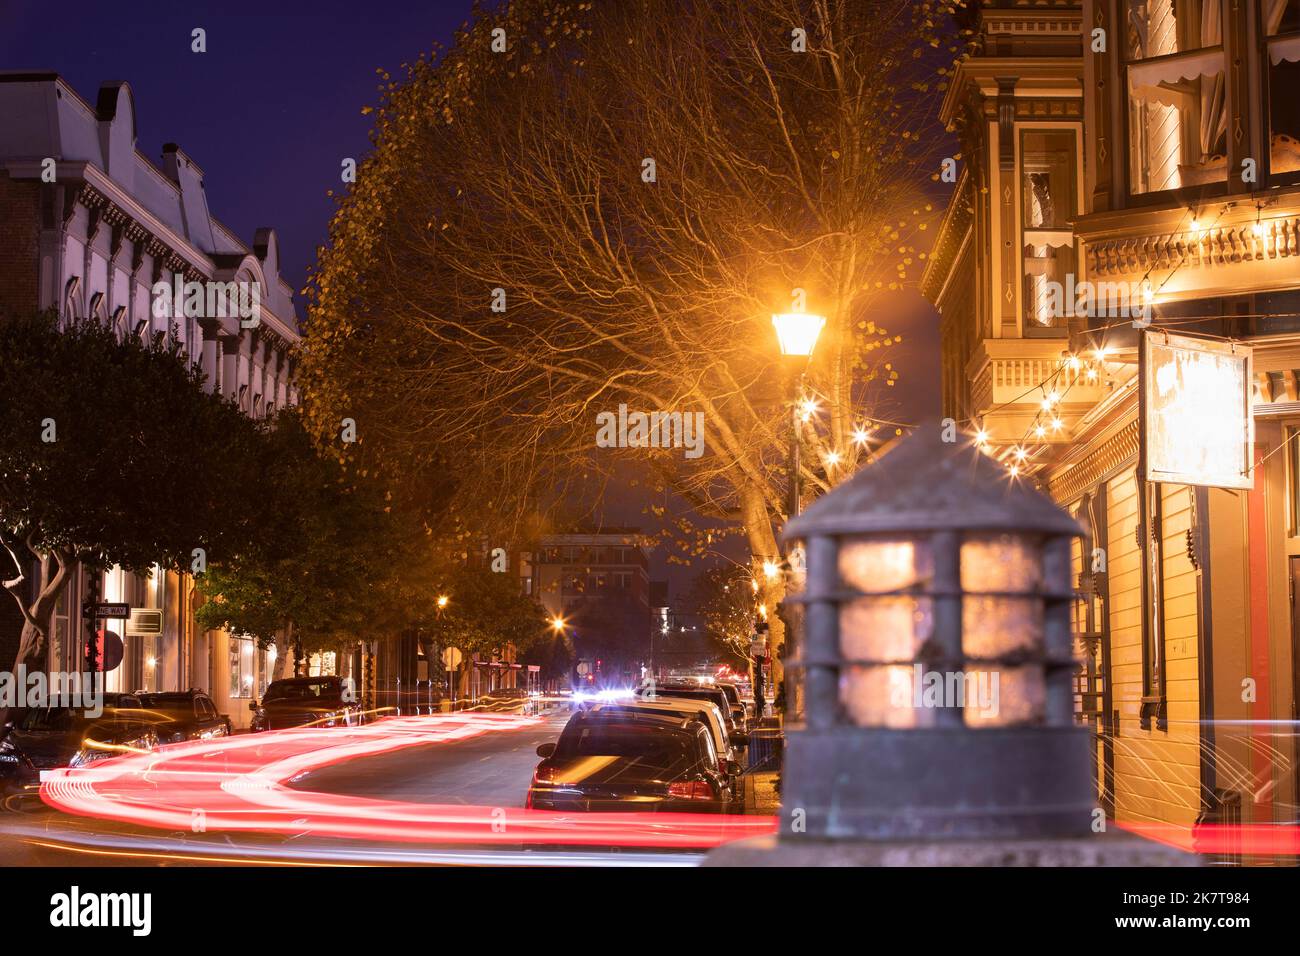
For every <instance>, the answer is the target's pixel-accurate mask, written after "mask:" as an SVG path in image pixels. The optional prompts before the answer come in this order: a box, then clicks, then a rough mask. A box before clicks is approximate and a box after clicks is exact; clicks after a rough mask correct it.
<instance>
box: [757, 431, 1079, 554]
mask: <svg viewBox="0 0 1300 956" xmlns="http://www.w3.org/2000/svg"><path fill="white" fill-rule="evenodd" d="M943 432H944V427H943V425H942V424H940V423H939V422H938V421H930V422H924V423H922V424H921V425H919V426H917V427H916V428H914V429H913V430H912V433H911V434H910V435H908V436H907V437H905V438H903V439H902V440H901V441H900V442H898V443H897V444H896V445H895V446H894V447H893V448H892V449H891V450H890V451H888V452H887V453H885V454H884V455H883V456H881V457H880V459H879V460H878V461H876V462H875V463H873V464H869V465H867V466H865V467H863V468H862V469H861V470H860V471H858V473H857V474H855V475H854V476H853V477H852V478H850V479H849V480H848V481H846V482H844V483H843V484H842V485H840V486H839V487H838V488H835V489H834V490H833V491H831V492H829V493H828V494H826V495H824V496H823V497H821V498H819V499H818V500H817V501H815V502H813V503H812V504H811V505H809V506H808V509H807V510H806V511H804V513H803V514H801V515H799V516H798V517H797V518H795V519H794V520H793V521H791V522H790V523H789V524H788V525H786V528H785V531H784V533H783V534H782V537H783V538H785V539H786V540H794V539H804V538H808V537H810V536H812V535H819V534H829V535H843V534H863V533H872V532H904V533H905V532H912V531H916V532H926V531H1020V532H1026V533H1030V534H1052V535H1057V534H1065V535H1082V534H1083V533H1084V532H1083V528H1082V526H1081V525H1080V524H1079V523H1078V522H1077V521H1075V520H1074V519H1073V518H1072V517H1070V515H1069V514H1068V513H1067V512H1066V511H1065V510H1064V509H1063V508H1061V507H1060V506H1059V505H1057V504H1056V502H1054V501H1053V500H1052V499H1051V498H1049V497H1048V496H1047V495H1045V494H1043V493H1042V492H1041V491H1039V490H1038V489H1037V488H1035V487H1033V486H1032V484H1030V482H1028V481H1026V480H1024V479H1021V478H1014V477H1011V476H1010V475H1008V474H1007V471H1006V469H1005V468H1003V467H1002V466H1001V465H999V464H998V463H997V462H995V461H994V460H993V459H991V458H990V457H989V456H988V455H986V454H984V453H983V452H982V451H980V450H979V449H978V448H977V447H976V446H975V445H974V444H973V443H972V442H970V441H969V440H968V439H962V438H960V437H959V439H958V441H957V442H956V443H953V442H945V441H944V440H943Z"/></svg>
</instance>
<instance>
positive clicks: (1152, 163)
mask: <svg viewBox="0 0 1300 956" xmlns="http://www.w3.org/2000/svg"><path fill="white" fill-rule="evenodd" d="M1122 9H1123V11H1124V25H1125V51H1124V52H1125V59H1126V61H1127V66H1126V71H1127V83H1128V121H1129V122H1128V126H1129V130H1128V132H1129V151H1128V152H1129V191H1130V192H1131V193H1135V194H1136V193H1150V192H1160V191H1162V190H1166V189H1179V188H1183V187H1187V186H1200V185H1206V184H1209V183H1218V182H1226V181H1227V171H1228V166H1227V163H1228V161H1227V130H1228V110H1227V95H1226V93H1227V87H1226V79H1225V76H1226V74H1225V71H1224V57H1223V5H1222V3H1221V0H1125V2H1124V3H1123V5H1122Z"/></svg>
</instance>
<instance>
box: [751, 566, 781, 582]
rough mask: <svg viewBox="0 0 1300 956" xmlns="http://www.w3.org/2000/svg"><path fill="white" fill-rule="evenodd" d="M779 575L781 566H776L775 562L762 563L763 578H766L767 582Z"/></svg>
mask: <svg viewBox="0 0 1300 956" xmlns="http://www.w3.org/2000/svg"><path fill="white" fill-rule="evenodd" d="M780 573H781V565H779V564H777V563H776V562H775V561H764V562H763V576H764V577H765V578H767V579H768V580H769V581H773V580H775V579H776V578H777V577H778V576H779V575H780ZM755 583H757V582H755Z"/></svg>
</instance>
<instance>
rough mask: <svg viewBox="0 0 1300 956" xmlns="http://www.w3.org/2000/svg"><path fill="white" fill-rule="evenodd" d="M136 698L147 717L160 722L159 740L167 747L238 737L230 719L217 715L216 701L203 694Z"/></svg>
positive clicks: (143, 694)
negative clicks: (183, 742)
mask: <svg viewBox="0 0 1300 956" xmlns="http://www.w3.org/2000/svg"><path fill="white" fill-rule="evenodd" d="M136 696H137V697H139V699H140V706H141V707H142V708H143V709H144V710H145V711H146V712H147V713H146V715H145V716H146V717H148V718H150V719H152V720H154V721H156V724H157V728H158V739H159V740H161V741H162V742H163V743H176V742H178V741H182V740H207V739H209V738H212V737H229V736H230V735H231V734H232V733H234V728H233V727H232V726H231V724H230V718H229V717H227V716H226V715H225V714H219V713H217V706H216V704H214V703H213V702H212V698H210V697H209V696H208V695H207V694H205V693H203V691H201V690H186V691H173V692H169V693H162V694H152V693H144V692H141V693H139V694H137V695H136Z"/></svg>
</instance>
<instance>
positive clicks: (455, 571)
mask: <svg viewBox="0 0 1300 956" xmlns="http://www.w3.org/2000/svg"><path fill="white" fill-rule="evenodd" d="M435 582H436V583H435V584H434V586H433V592H434V593H435V610H434V611H433V613H432V614H430V615H429V616H428V617H427V618H426V619H425V620H423V621H421V622H420V627H419V634H420V641H421V643H422V646H423V649H424V654H425V657H427V658H428V659H429V660H435V659H436V658H437V656H438V651H437V650H436V648H445V647H458V648H460V650H461V651H462V652H463V653H464V654H465V655H466V657H468V656H469V655H471V654H476V653H477V654H488V653H493V652H497V653H499V652H500V649H501V648H502V647H503V646H504V645H505V644H507V643H510V644H514V645H515V647H516V648H517V649H518V651H519V652H520V653H521V654H523V653H525V652H527V651H529V650H530V649H531V648H532V647H533V646H534V645H536V644H538V643H539V642H541V641H542V640H543V639H544V638H545V636H546V633H547V631H548V622H547V619H546V613H545V612H544V611H543V609H542V606H541V605H540V604H539V603H538V602H537V601H535V600H534V599H533V598H531V597H529V596H528V595H525V594H522V593H520V591H519V579H518V578H517V577H515V576H514V575H511V574H504V573H497V572H494V571H491V570H489V569H487V568H483V567H478V566H475V565H470V564H463V563H459V564H454V565H452V566H450V567H447V568H446V569H445V570H443V571H442V573H441V574H439V575H437V576H436V578H435ZM438 596H441V597H446V599H447V601H446V606H445V607H441V608H438V607H437V605H436V597H438Z"/></svg>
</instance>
